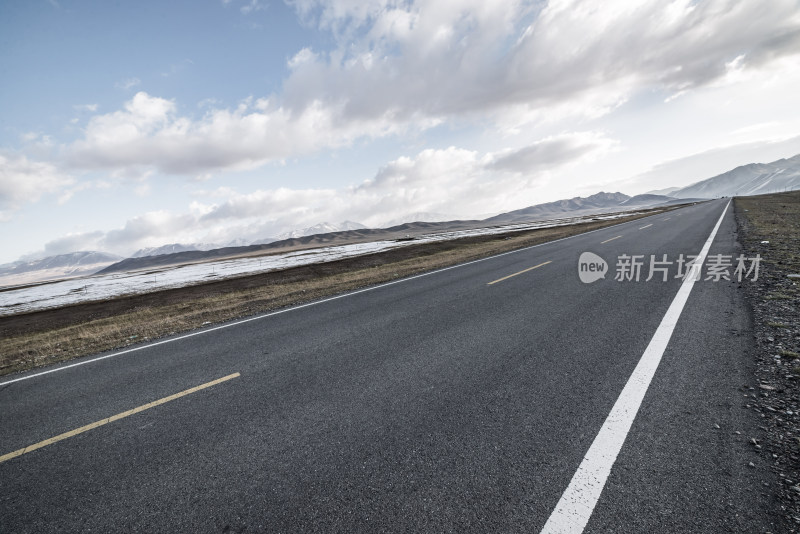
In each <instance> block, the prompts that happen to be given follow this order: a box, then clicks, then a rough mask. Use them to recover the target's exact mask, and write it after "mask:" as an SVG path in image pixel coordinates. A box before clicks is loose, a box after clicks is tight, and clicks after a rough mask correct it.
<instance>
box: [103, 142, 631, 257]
mask: <svg viewBox="0 0 800 534" xmlns="http://www.w3.org/2000/svg"><path fill="white" fill-rule="evenodd" d="M614 146H615V142H614V141H613V140H611V139H609V138H607V137H605V136H603V135H601V134H597V133H591V132H588V133H587V132H579V133H571V134H564V135H561V136H555V137H550V138H547V139H543V140H541V141H538V142H536V143H533V144H531V145H529V146H525V147H518V148H514V149H505V150H501V151H497V152H491V153H484V154H481V153H479V152H478V151H474V150H466V149H463V148H457V147H449V148H446V149H426V150H423V151H421V152H419V153H418V154H417V155H415V156H413V157H406V156H404V157H400V158H397V159H395V160H393V161H390V162H389V163H387V164H386V165H384V166H383V167H381V168H380V169H378V171H377V172H376V173H375V175H374V176H373V178H372V179H370V180H366V181H364V182H363V183H361V184H359V185H357V186H352V187H344V188H339V189H332V188H311V189H290V188H286V187H281V188H276V189H269V190H256V191H253V192H250V193H246V194H242V193H238V192H236V191H235V190H233V189H231V188H229V187H219V188H217V189H214V190H201V191H197V192H196V194H195V197H196V198H197V199H202V200H194V201H193V202H192V203H191V205H190V206H189V209H188V210H187V211H186V212H185V213H173V212H170V211H164V210H161V211H153V212H148V213H145V214H143V215H140V216H138V217H135V218H133V219H130V220H129V221H127V223H126V224H125V226H124V227H123V228H120V229H116V230H112V231H110V232H107V233H105V234H103V235H102V236H101V237H99V238H97V239H96V245H97V247H99V248H101V249H103V250H108V251H112V252H116V253H119V254H123V255H124V254H130V253H132V252H133V251H135V250H137V249H139V248H142V247H148V246H159V245H163V244H165V243H168V242H176V241H180V242H215V243H221V244H224V243H226V242H229V241H231V240H233V239H237V238H244V239H246V240H256V239H263V238H267V237H272V236H275V235H278V234H279V233H281V232H284V231H286V230H289V229H294V228H298V227H307V226H311V225H313V224H317V223H319V222H322V221H341V220H355V221H358V222H362V223H364V224H367V225H372V226H376V225H381V224H383V223H385V222H386V221H389V220H393V219H397V218H400V217H403V216H405V215H407V214H409V213H418V212H434V213H454V214H458V215H459V216H462V217H474V216H477V215H478V214H483V213H487V212H497V211H502V210H508V209H516V208H521V207H524V206H526V205H529V204H532V203H535V202H537V201H539V199H538V198H537V193H536V189H535V188H536V186H537V185H538V184H540V183H541V182H542V181H546V180H548V179H549V177H550V173H551V172H553V171H555V170H558V169H563V168H565V167H568V166H571V165H574V164H576V163H579V162H581V161H586V160H589V159H591V158H596V157H601V156H602V155H603V154H605V153H607V152H608V151H610V150H613V149H614ZM206 202H209V203H206ZM92 235H93V236H94V237H97V236H96V235H95V234H92ZM94 237H93V238H94Z"/></svg>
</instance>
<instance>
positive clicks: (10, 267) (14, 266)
mask: <svg viewBox="0 0 800 534" xmlns="http://www.w3.org/2000/svg"><path fill="white" fill-rule="evenodd" d="M121 259H123V258H122V257H121V256H117V255H116V254H107V253H105V252H92V251H81V252H71V253H69V254H59V255H58V256H48V257H47V258H42V259H40V260H32V261H15V262H13V263H7V264H5V265H0V286H10V285H23V284H33V283H36V282H41V281H43V280H55V279H64V278H74V277H76V276H85V275H89V274H93V273H96V272H97V271H99V270H101V269H103V268H105V267H108V266H109V265H111V264H113V263H116V262H118V261H120V260H121Z"/></svg>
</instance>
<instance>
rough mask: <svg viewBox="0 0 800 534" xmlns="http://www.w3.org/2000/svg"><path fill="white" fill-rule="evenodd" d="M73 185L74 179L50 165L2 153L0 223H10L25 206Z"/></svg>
mask: <svg viewBox="0 0 800 534" xmlns="http://www.w3.org/2000/svg"><path fill="white" fill-rule="evenodd" d="M73 183H75V180H74V178H72V177H71V176H68V175H66V174H64V173H62V172H60V171H59V170H58V169H57V168H56V167H55V166H54V165H52V164H50V163H46V162H40V161H31V160H29V159H28V158H27V157H26V156H24V155H21V154H14V153H11V152H0V220H8V219H9V218H10V217H11V212H13V211H16V210H17V209H19V208H20V207H21V206H22V205H24V204H27V203H31V202H36V201H37V200H39V199H40V198H41V197H42V196H43V195H46V194H49V193H56V192H59V191H61V190H63V189H65V188H66V187H68V186H70V185H72V184H73Z"/></svg>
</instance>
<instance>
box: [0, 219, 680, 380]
mask: <svg viewBox="0 0 800 534" xmlns="http://www.w3.org/2000/svg"><path fill="white" fill-rule="evenodd" d="M691 206H693V204H692V205H689V206H684V207H685V208H689V207H691ZM679 209H683V208H679ZM661 215H663V213H656V214H653V215H648V216H647V217H642V218H640V219H633V220H632V221H625V222H621V223H617V224H612V225H611V226H604V227H603V228H597V229H595V230H589V231H588V232H582V233H580V234H575V235H571V236H567V237H561V238H559V239H554V240H553V241H547V242H545V243H539V244H538V245H531V246H529V247H525V248H520V249H516V250H510V251H508V252H502V253H500V254H495V255H494V256H488V257H486V258H480V259H478V260H472V261H468V262H466V263H459V264H457V265H451V266H450V267H444V268H442V269H437V270H435V271H430V272H427V273H422V274H415V275H414V276H409V277H408V278H401V279H400V280H393V281H391V282H384V283H382V284H378V285H375V286H370V287H367V288H364V289H359V290H356V291H351V292H349V293H342V294H341V295H336V296H333V297H328V298H325V299H322V300H315V301H313V302H307V303H305V304H298V305H297V306H292V307H290V308H285V309H283V310H278V311H274V312H269V313H266V314H263V315H256V316H253V317H248V318H247V319H241V320H238V321H235V322H232V323H225V324H222V325H219V326H214V327H211V328H207V329H205V330H197V331H195V332H191V333H189V334H183V335H181V336H178V337H172V338H169V339H162V340H161V341H155V342H153V343H148V344H146V345H139V346H137V347H133V348H130V349H126V350H121V351H119V352H113V353H111V354H106V355H105V356H97V357H95V358H91V359H88V360H84V361H80V362H77V363H71V364H68V365H62V366H60V367H56V368H53V369H48V370H47V371H40V372H38V373H34V374H30V375H26V376H21V377H19V378H14V379H12V380H6V381H5V382H0V388H1V387H3V386H7V385H9V384H13V383H15V382H21V381H23V380H28V379H30V378H36V377H37V376H43V375H47V374H50V373H55V372H58V371H63V370H65V369H70V368H72V367H79V366H81V365H86V364H87V363H94V362H99V361H100V360H106V359H108V358H116V357H117V356H122V355H123V354H129V353H131V352H136V351H139V350H144V349H148V348H150V347H157V346H158V345H164V344H166V343H172V342H173V341H180V340H182V339H187V338H190V337H194V336H199V335H201V334H207V333H209V332H214V331H215V330H222V329H223V328H230V327H232V326H237V325H240V324H244V323H249V322H251V321H258V320H260V319H266V318H267V317H272V316H274V315H280V314H281V313H286V312H290V311H294V310H299V309H302V308H307V307H309V306H316V305H317V304H324V303H326V302H330V301H332V300H337V299H341V298H344V297H350V296H353V295H358V294H359V293H365V292H367V291H373V290H375V289H380V288H382V287H387V286H391V285H394V284H400V283H402V282H408V281H411V280H415V279H417V278H422V277H423V276H430V275H432V274H438V273H442V272H444V271H449V270H451V269H457V268H460V267H465V266H467V265H472V264H474V263H480V262H482V261H487V260H491V259H494V258H499V257H501V256H507V255H508V254H516V253H517V252H524V251H526V250H530V249H532V248H537V247H542V246H545V245H550V244H551V243H558V242H559V241H565V240H567V239H572V238H574V237H580V236H583V235H588V234H593V233H594V232H599V231H601V230H608V229H609V228H614V227H617V226H622V225H624V224H631V223H634V222H640V221H642V220H643V219H649V218H650V217H660V216H661ZM587 222H591V221H587Z"/></svg>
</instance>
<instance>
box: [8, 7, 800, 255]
mask: <svg viewBox="0 0 800 534" xmlns="http://www.w3.org/2000/svg"><path fill="white" fill-rule="evenodd" d="M289 5H290V7H291V8H292V9H293V10H294V11H295V16H296V20H297V21H298V22H299V25H302V27H303V29H304V31H310V32H312V33H313V34H316V35H319V36H321V39H320V41H319V42H321V43H324V44H323V45H320V44H316V45H315V44H312V43H309V44H308V45H307V46H301V47H298V48H296V49H295V50H293V51H292V53H291V54H288V55H287V56H286V60H285V65H284V68H283V70H282V71H280V72H265V73H264V75H265V76H270V77H272V78H274V79H275V82H276V83H275V86H276V87H278V88H279V89H277V90H276V91H275V92H272V93H269V94H258V92H257V91H256V90H255V89H249V88H246V87H245V88H243V89H242V94H243V95H249V96H245V97H242V98H241V99H239V101H238V102H237V103H236V104H235V105H233V106H230V105H228V106H226V105H224V104H220V103H218V102H217V101H216V100H215V99H213V98H211V99H208V100H207V101H203V102H198V101H183V100H181V98H180V96H174V94H179V93H180V91H178V92H177V93H174V94H169V95H167V94H164V95H159V94H157V93H155V92H153V91H152V90H150V89H148V86H147V83H146V82H142V79H144V78H145V76H144V75H142V74H139V73H137V72H132V73H131V75H130V76H129V77H126V78H124V79H120V80H118V81H117V82H115V84H113V86H110V87H109V88H108V90H109V91H117V92H118V93H117V94H119V95H120V97H121V98H119V99H118V102H119V103H118V105H117V106H116V107H115V108H113V109H109V108H108V107H106V108H105V109H104V108H102V107H100V106H98V105H97V104H93V103H91V100H92V96H93V93H92V92H91V91H88V90H87V95H86V99H85V100H84V101H83V102H73V103H72V105H71V106H70V109H69V110H65V111H64V113H65V114H66V113H73V114H76V117H75V118H73V119H71V120H65V121H64V123H65V124H64V127H63V128H62V129H61V130H54V131H37V130H36V129H32V130H30V131H26V132H25V133H24V135H20V136H19V137H20V139H19V142H18V143H17V144H15V145H9V146H6V147H0V224H13V223H14V221H15V220H16V221H20V220H21V219H23V218H25V217H28V218H29V219H31V218H33V217H34V216H35V211H33V210H34V209H35V208H34V207H35V206H41V205H43V204H45V203H47V205H48V206H50V207H49V209H52V210H58V209H59V208H58V207H59V206H64V207H65V208H64V209H67V207H68V206H69V205H70V204H71V203H78V202H81V198H82V197H84V196H85V195H88V194H90V192H91V191H99V190H103V191H111V192H113V191H117V190H119V191H120V193H119V194H120V195H123V196H124V195H126V194H128V195H129V194H130V193H129V191H130V190H131V188H132V187H134V188H135V191H136V193H137V194H139V195H140V196H141V197H142V198H149V199H150V201H149V202H150V203H149V204H148V206H150V208H149V209H144V210H142V211H141V212H140V213H139V214H135V215H132V216H129V217H128V218H127V220H126V221H116V222H112V223H109V222H105V223H104V222H103V221H101V220H99V219H98V220H96V221H94V222H90V223H85V222H84V223H82V224H81V225H79V226H80V227H79V228H78V227H74V226H73V225H70V224H69V221H55V220H54V221H53V222H54V223H56V224H51V230H50V231H51V235H50V236H49V237H47V238H44V237H43V234H42V233H40V234H38V237H37V239H39V241H38V242H34V243H27V244H25V245H24V246H26V247H27V249H26V250H24V252H28V253H30V252H35V253H36V254H39V255H42V254H54V253H62V252H69V251H73V250H78V249H100V250H106V251H110V252H116V253H120V254H129V253H131V252H133V251H134V250H136V249H138V248H140V247H144V246H156V245H160V244H164V243H168V242H196V241H205V242H217V243H224V242H227V241H230V240H232V239H235V238H244V239H259V238H266V237H270V236H274V235H276V234H277V233H278V232H279V231H281V230H285V229H287V228H293V227H302V226H308V225H312V224H315V223H318V222H322V221H331V222H336V221H340V220H345V219H349V220H355V221H358V222H361V223H363V224H367V225H379V224H381V223H383V222H386V221H388V220H392V219H396V218H398V217H402V216H403V215H404V214H408V213H412V212H423V211H425V212H437V213H448V214H449V213H452V214H454V215H458V216H474V215H477V214H485V213H491V212H499V211H503V210H511V209H517V208H520V207H523V206H525V205H527V204H532V203H536V202H539V201H545V200H552V199H553V198H548V197H552V196H553V195H557V194H563V195H564V196H572V195H566V193H567V192H571V191H576V192H583V189H582V188H583V187H588V184H592V186H593V185H594V184H598V186H602V184H619V183H623V184H627V183H630V184H632V185H633V186H634V188H635V184H636V180H639V179H641V181H642V182H643V183H644V181H646V180H645V178H646V179H648V180H649V181H650V182H654V183H655V186H654V187H653V188H656V186H659V185H660V186H663V187H667V186H670V185H685V184H678V183H675V184H673V183H668V182H664V181H667V180H669V175H665V173H663V172H661V170H663V169H664V168H665V166H667V168H668V166H669V161H670V160H675V161H678V160H680V161H685V158H690V157H693V158H696V159H697V161H700V162H701V163H699V164H698V165H697V166H696V167H691V166H689V168H690V169H691V168H696V169H698V170H699V169H701V168H702V169H703V170H704V171H705V170H706V169H707V168H708V169H720V170H726V169H724V168H723V167H724V166H725V164H726V161H733V159H727V160H726V159H725V158H721V157H720V154H721V152H719V150H722V149H723V148H724V147H735V146H737V143H741V144H742V146H748V147H750V152H749V153H751V154H752V156H753V157H754V158H757V157H758V156H759V154H761V153H763V154H767V153H768V152H766V151H765V152H759V147H769V146H773V147H774V146H775V143H776V142H778V141H781V140H785V139H788V138H790V137H794V136H796V135H797V133H798V132H797V131H796V130H795V131H794V133H793V135H788V134H787V132H788V131H789V130H791V128H792V127H796V126H798V125H800V119H798V116H797V111H796V107H797V106H796V105H791V106H790V104H796V97H794V99H793V100H792V98H791V97H789V96H788V95H791V94H793V93H792V90H793V89H792V88H791V87H792V86H791V83H793V81H796V80H797V79H798V77H799V76H798V71H799V69H798V67H797V65H798V63H800V62H798V59H800V5H798V2H797V1H790V0H771V1H770V2H768V3H764V2H741V1H733V0H710V1H706V2H693V1H682V0H678V1H673V2H664V1H644V0H643V1H635V2H632V1H629V0H626V1H607V2H589V1H582V0H576V1H566V0H564V1H561V0H556V1H551V2H547V3H541V2H523V1H512V0H507V1H496V2H485V1H482V0H474V1H473V0H465V1H458V2H456V1H437V2H427V1H411V2H409V1H402V2H400V1H390V0H378V1H373V2H363V1H358V2H356V1H350V0H333V1H330V2H318V1H313V0H297V1H294V2H290V3H289ZM259 6H260V9H257V7H259ZM218 8H219V9H220V10H230V9H234V8H236V9H238V10H239V11H240V13H241V17H242V20H247V21H252V20H255V18H256V17H259V16H267V14H268V13H269V10H270V9H275V6H274V5H268V4H266V3H263V2H262V3H258V2H256V3H237V2H231V1H225V2H221V3H220V5H219V6H218ZM0 16H2V13H0ZM195 64H201V60H200V59H195V60H193V61H190V62H188V63H179V64H177V66H175V65H173V67H172V70H170V71H169V72H167V73H164V74H163V76H165V77H166V76H168V75H169V76H171V75H173V73H178V74H179V73H180V71H181V69H184V68H193V67H192V66H193V65H195ZM251 68H252V69H258V68H259V66H258V65H252V67H251ZM140 76H141V78H142V79H140ZM176 76H177V75H176ZM12 83H13V82H12ZM232 83H233V82H232ZM758 90H763V91H764V94H765V95H766V94H770V95H778V96H777V97H773V101H774V102H773V103H772V105H777V104H779V103H780V98H785V99H786V101H785V102H784V103H783V104H785V107H786V108H787V109H786V112H785V113H784V114H783V115H779V114H778V113H777V112H776V111H775V108H766V107H765V108H764V110H765V111H763V113H766V112H767V111H769V112H770V113H773V115H774V116H771V117H766V118H764V119H763V120H762V121H760V122H759V125H756V126H758V127H754V126H751V125H753V124H756V123H755V122H754V119H753V118H751V117H750V116H747V115H746V111H745V110H742V109H739V107H738V103H739V102H740V100H739V99H740V98H741V99H743V100H741V104H742V107H743V108H744V107H746V106H749V107H750V108H751V109H752V108H753V106H752V104H751V103H750V101H748V100H744V99H747V98H749V99H752V98H754V97H753V93H754V91H758ZM794 91H795V92H796V86H794ZM720 94H725V95H727V97H726V98H727V100H726V101H725V102H727V103H726V105H727V106H728V107H727V108H726V110H727V111H724V110H721V108H720V109H717V108H715V107H714V106H721V105H722V104H720V103H719V102H720V101H719V98H718V96H719V95H720ZM715 95H716V98H715ZM87 102H88V103H87ZM706 102H707V103H709V105H706V104H705V103H706ZM776 103H777V104H776ZM667 106H671V108H669V109H671V110H672V111H673V113H672V114H671V115H670V114H669V113H668V112H667V111H661V110H662V108H663V109H666V107H667ZM765 106H766V104H765ZM790 107H791V109H789V108H790ZM759 109H761V108H759ZM644 114H650V115H652V116H653V117H656V118H658V117H662V119H659V120H662V122H659V123H656V122H653V123H650V124H646V125H644V124H638V126H637V123H636V119H634V118H631V119H628V118H627V117H641V116H643V115H644ZM714 114H716V115H714ZM739 114H741V120H740V121H739V127H740V129H741V130H742V131H741V132H738V130H737V132H738V133H737V135H738V136H739V137H733V138H730V137H728V138H725V139H718V140H717V139H713V138H711V137H709V136H711V135H712V134H713V132H714V130H713V127H712V126H709V125H708V124H706V123H708V122H709V121H711V120H712V119H714V117H716V116H719V117H727V118H726V119H725V120H731V121H732V120H733V118H734V117H736V116H739ZM626 121H629V122H626ZM679 123H680V124H679ZM732 124H733V123H732ZM20 128H22V126H20ZM636 128H646V129H647V130H648V131H647V132H644V131H642V134H643V135H644V134H646V135H647V136H650V137H648V138H647V139H648V142H650V143H651V146H649V147H648V148H647V150H646V151H644V150H639V147H636V146H635V145H636V144H637V143H640V142H641V143H644V141H640V140H639V139H637V137H638V136H637V135H636ZM658 128H663V129H664V134H665V135H664V137H663V139H662V140H661V143H663V145H664V146H663V147H659V146H658V142H659V138H658V136H657V135H655V134H654V133H653V131H651V130H657V129H658ZM720 128H722V127H720ZM747 128H750V130H748V129H747ZM681 131H685V132H687V134H686V137H687V138H688V137H690V136H691V135H694V133H693V132H698V133H697V135H698V136H700V135H706V136H707V138H706V139H703V140H702V142H703V143H704V145H703V146H700V147H698V148H697V149H694V150H688V149H685V148H683V147H682V145H681V144H680V141H681V140H680V139H676V136H679V135H681V134H680V132H681ZM699 132H708V133H702V134H701V133H699ZM726 135H727V134H726ZM451 139H452V140H451ZM686 142H688V141H686ZM387 143H388V144H389V146H390V147H392V148H390V149H386V148H385V147H386V144H387ZM379 146H380V147H381V148H380V149H381V150H383V151H384V152H383V153H390V154H393V155H392V156H390V157H388V158H387V159H386V160H384V161H383V162H381V163H379V164H376V165H375V166H374V167H373V170H372V172H371V173H370V174H366V175H364V174H362V175H359V176H351V177H349V179H342V178H338V179H333V178H331V179H330V180H329V181H328V182H325V181H324V180H322V179H320V180H318V182H315V183H313V184H304V183H302V181H300V182H301V183H298V181H297V180H288V179H283V180H282V179H281V172H282V171H281V169H292V168H294V166H297V165H302V164H303V162H304V161H312V160H313V158H319V157H320V155H325V154H329V153H330V154H337V153H338V152H337V151H341V150H348V151H356V152H357V151H363V153H364V154H365V157H366V155H367V154H369V157H371V158H374V157H375V154H376V153H378V152H377V151H378V148H377V147H379ZM373 147H375V148H374V149H373ZM670 147H673V148H672V149H671V148H670ZM687 150H688V151H687ZM715 150H716V152H715ZM765 150H766V149H765ZM679 151H682V152H680V153H676V152H679ZM706 151H708V158H706V159H704V158H705V156H704V155H703V154H704V153H705V152H706ZM645 153H646V155H645ZM770 154H771V153H770ZM786 155H790V154H786ZM711 159H713V160H714V165H707V166H705V167H704V166H703V165H702V161H711ZM334 161H335V160H334ZM692 161H694V160H692ZM612 163H613V164H612ZM342 165H344V163H343V164H342ZM604 165H605V167H604ZM590 169H591V170H593V171H598V172H592V175H588V174H587V172H586V171H587V170H590ZM600 170H602V174H600ZM284 172H288V171H284ZM689 172H691V170H690V171H689ZM258 173H263V176H265V179H264V181H263V183H261V184H259V183H258V181H257V178H254V176H257V175H258ZM626 173H628V174H626ZM647 173H651V174H647ZM659 173H660V174H659ZM334 174H337V175H338V176H341V175H343V174H346V170H343V169H341V168H340V169H337V172H336V173H334ZM243 176H246V177H247V179H246V180H245V179H244V178H242V177H243ZM637 177H638V178H637ZM655 177H658V179H655ZM704 177H707V176H702V175H698V176H696V177H695V179H700V178H704ZM626 180H627V181H626ZM321 182H322V183H321ZM657 182H662V183H657ZM175 183H178V184H183V185H181V186H180V187H182V188H183V191H184V193H183V195H184V196H183V197H182V198H183V200H182V201H181V200H176V199H175V198H172V199H171V200H170V202H168V203H167V202H166V201H165V202H164V203H163V205H160V204H159V200H158V199H159V198H160V196H161V195H160V194H159V192H160V191H162V190H165V189H162V188H165V187H166V185H165V184H175ZM558 184H566V185H561V186H559V185H558ZM570 184H572V188H571V189H570ZM171 187H173V190H172V191H173V193H170V194H174V187H176V186H171ZM559 187H561V188H560V189H559ZM123 190H124V191H125V192H122V191H123ZM587 192H588V193H590V192H594V191H587ZM108 194H111V193H108ZM163 195H164V197H165V196H166V193H164V194H163ZM109 198H114V197H109ZM120 198H121V197H120ZM120 198H117V199H116V200H113V202H122V201H121V200H120ZM53 206H55V207H53ZM56 217H57V216H56ZM87 224H93V225H94V226H90V227H87V226H86V225H87ZM65 229H68V230H66V231H65ZM21 247H23V245H20V244H16V245H15V246H14V247H8V248H9V250H15V251H17V252H18V253H17V255H19V254H21V253H22V250H21ZM7 254H8V253H7ZM7 259H10V258H7Z"/></svg>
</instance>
